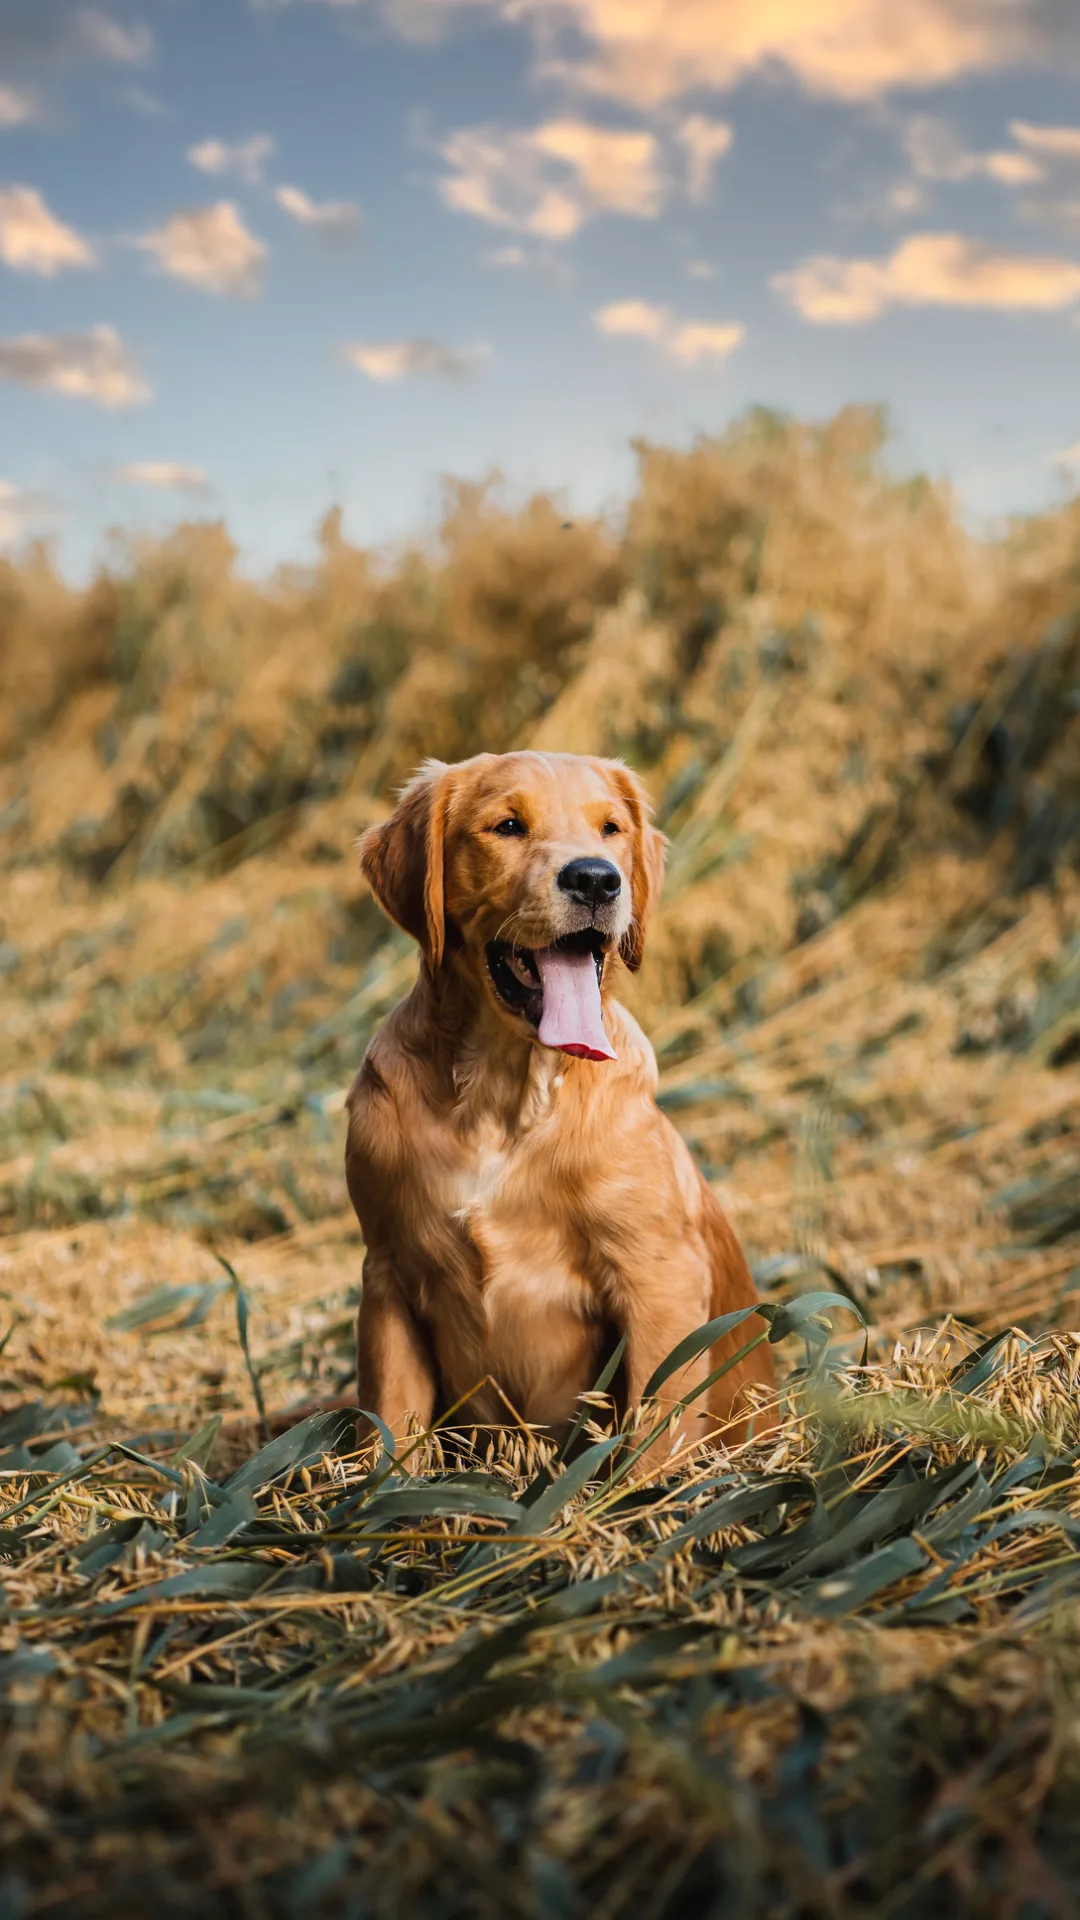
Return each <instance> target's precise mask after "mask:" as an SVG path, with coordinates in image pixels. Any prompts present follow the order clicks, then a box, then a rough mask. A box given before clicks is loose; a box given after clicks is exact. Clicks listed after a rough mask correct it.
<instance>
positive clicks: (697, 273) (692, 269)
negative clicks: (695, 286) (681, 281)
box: [686, 260, 716, 280]
mask: <svg viewBox="0 0 1080 1920" xmlns="http://www.w3.org/2000/svg"><path fill="white" fill-rule="evenodd" d="M686 277H687V279H688V280H715V279H716V268H715V267H713V266H710V264H709V262H708V261H707V260H688V261H687V263H686Z"/></svg>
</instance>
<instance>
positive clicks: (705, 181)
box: [679, 113, 735, 201]
mask: <svg viewBox="0 0 1080 1920" xmlns="http://www.w3.org/2000/svg"><path fill="white" fill-rule="evenodd" d="M734 138H735V136H734V134H733V133H732V131H731V128H730V127H729V126H728V125H727V123H726V121H724V120H708V119H706V117H705V115H704V114H703V113H692V114H691V115H690V118H689V119H688V120H684V121H683V123H682V126H681V127H680V128H679V139H680V141H681V143H682V145H683V146H684V147H685V148H686V155H687V183H686V184H687V192H688V193H689V195H690V198H691V200H697V201H701V200H707V199H708V197H709V188H710V187H711V185H712V177H713V169H714V168H715V166H716V162H717V161H718V160H722V159H723V157H724V155H725V153H727V151H728V149H729V148H730V146H731V143H732V141H733V139H734Z"/></svg>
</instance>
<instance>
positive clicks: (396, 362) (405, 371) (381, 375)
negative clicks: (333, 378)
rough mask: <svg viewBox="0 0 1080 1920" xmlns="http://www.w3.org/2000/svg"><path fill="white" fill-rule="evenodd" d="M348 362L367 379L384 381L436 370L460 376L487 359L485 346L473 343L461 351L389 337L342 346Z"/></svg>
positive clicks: (446, 376)
mask: <svg viewBox="0 0 1080 1920" xmlns="http://www.w3.org/2000/svg"><path fill="white" fill-rule="evenodd" d="M345 357H346V359H347V360H348V361H349V362H350V364H351V365H352V366H354V367H356V368H358V370H359V371H360V372H361V373H365V374H366V375H367V377H368V379H369V380H379V381H381V382H384V383H387V382H390V381H394V380H404V379H406V378H407V377H408V376H409V375H411V374H436V375H439V376H441V377H442V378H443V379H451V380H452V379H460V378H461V377H462V376H463V375H464V374H466V373H471V372H472V371H473V369H474V368H475V367H476V366H478V365H479V363H480V361H481V360H484V359H486V357H487V349H486V348H484V347H476V348H473V349H472V350H471V351H462V349H460V348H458V347H444V346H441V345H440V344H439V342H438V341H436V340H388V341H384V342H381V343H379V344H374V343H371V344H368V343H365V342H362V341H358V342H356V343H355V344H354V345H352V346H350V347H346V349H345Z"/></svg>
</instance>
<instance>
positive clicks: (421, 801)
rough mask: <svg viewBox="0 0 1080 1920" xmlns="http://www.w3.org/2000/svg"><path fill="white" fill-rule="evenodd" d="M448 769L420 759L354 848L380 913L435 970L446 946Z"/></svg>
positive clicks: (439, 763) (436, 762)
mask: <svg viewBox="0 0 1080 1920" xmlns="http://www.w3.org/2000/svg"><path fill="white" fill-rule="evenodd" d="M449 772H450V768H449V767H448V766H446V765H445V763H444V762H443V761H442V760H425V762H424V764H423V766H422V767H421V768H420V771H419V772H418V773H416V774H414V775H413V777H412V779H411V780H410V781H409V784H408V786H406V787H403V788H402V790H401V793H400V795H399V797H398V803H397V806H396V807H395V808H394V811H393V813H392V814H391V815H390V818H389V820H385V821H384V822H383V824H382V826H379V827H369V828H368V830H367V832H366V833H362V834H361V835H360V838H359V840H358V841H357V848H358V851H359V854H360V866H361V870H362V872H363V875H364V878H365V880H366V881H367V883H368V885H369V886H370V888H371V891H372V893H373V894H374V895H375V898H376V900H377V901H378V903H379V905H380V907H381V908H382V910H383V912H384V913H386V914H389V916H390V919H391V920H393V921H396V923H397V925H398V926H399V927H403V928H404V930H405V932H406V933H410V934H411V935H412V937H413V939H414V940H416V941H418V942H419V944H420V948H421V951H422V952H423V955H424V958H425V960H426V961H427V963H428V965H429V967H430V968H431V969H432V971H433V972H434V971H435V969H436V968H437V967H439V966H440V965H441V963H442V957H443V953H444V951H445V948H446V910H445V906H444V902H443V845H444V840H445V835H446V813H447V805H448V802H449V797H450V782H449V780H448V779H447V775H448V774H449Z"/></svg>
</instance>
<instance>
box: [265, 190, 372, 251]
mask: <svg viewBox="0 0 1080 1920" xmlns="http://www.w3.org/2000/svg"><path fill="white" fill-rule="evenodd" d="M274 199H275V200H276V201H277V203H278V206H279V207H280V208H281V209H282V211H283V212H284V213H287V214H288V215H289V216H290V218H291V219H293V220H297V221H299V223H300V225H301V226H302V227H310V228H311V229H312V230H313V231H314V232H315V233H317V234H319V235H320V236H321V237H322V238H323V239H324V240H335V241H337V240H351V239H352V237H353V235H354V234H355V233H357V232H358V231H359V228H360V209H359V207H358V206H356V205H355V204H354V202H353V201H352V200H312V199H310V198H309V197H308V195H307V194H306V193H305V192H304V191H303V188H301V187H288V186H286V187H278V188H277V189H276V191H275V193H274Z"/></svg>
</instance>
